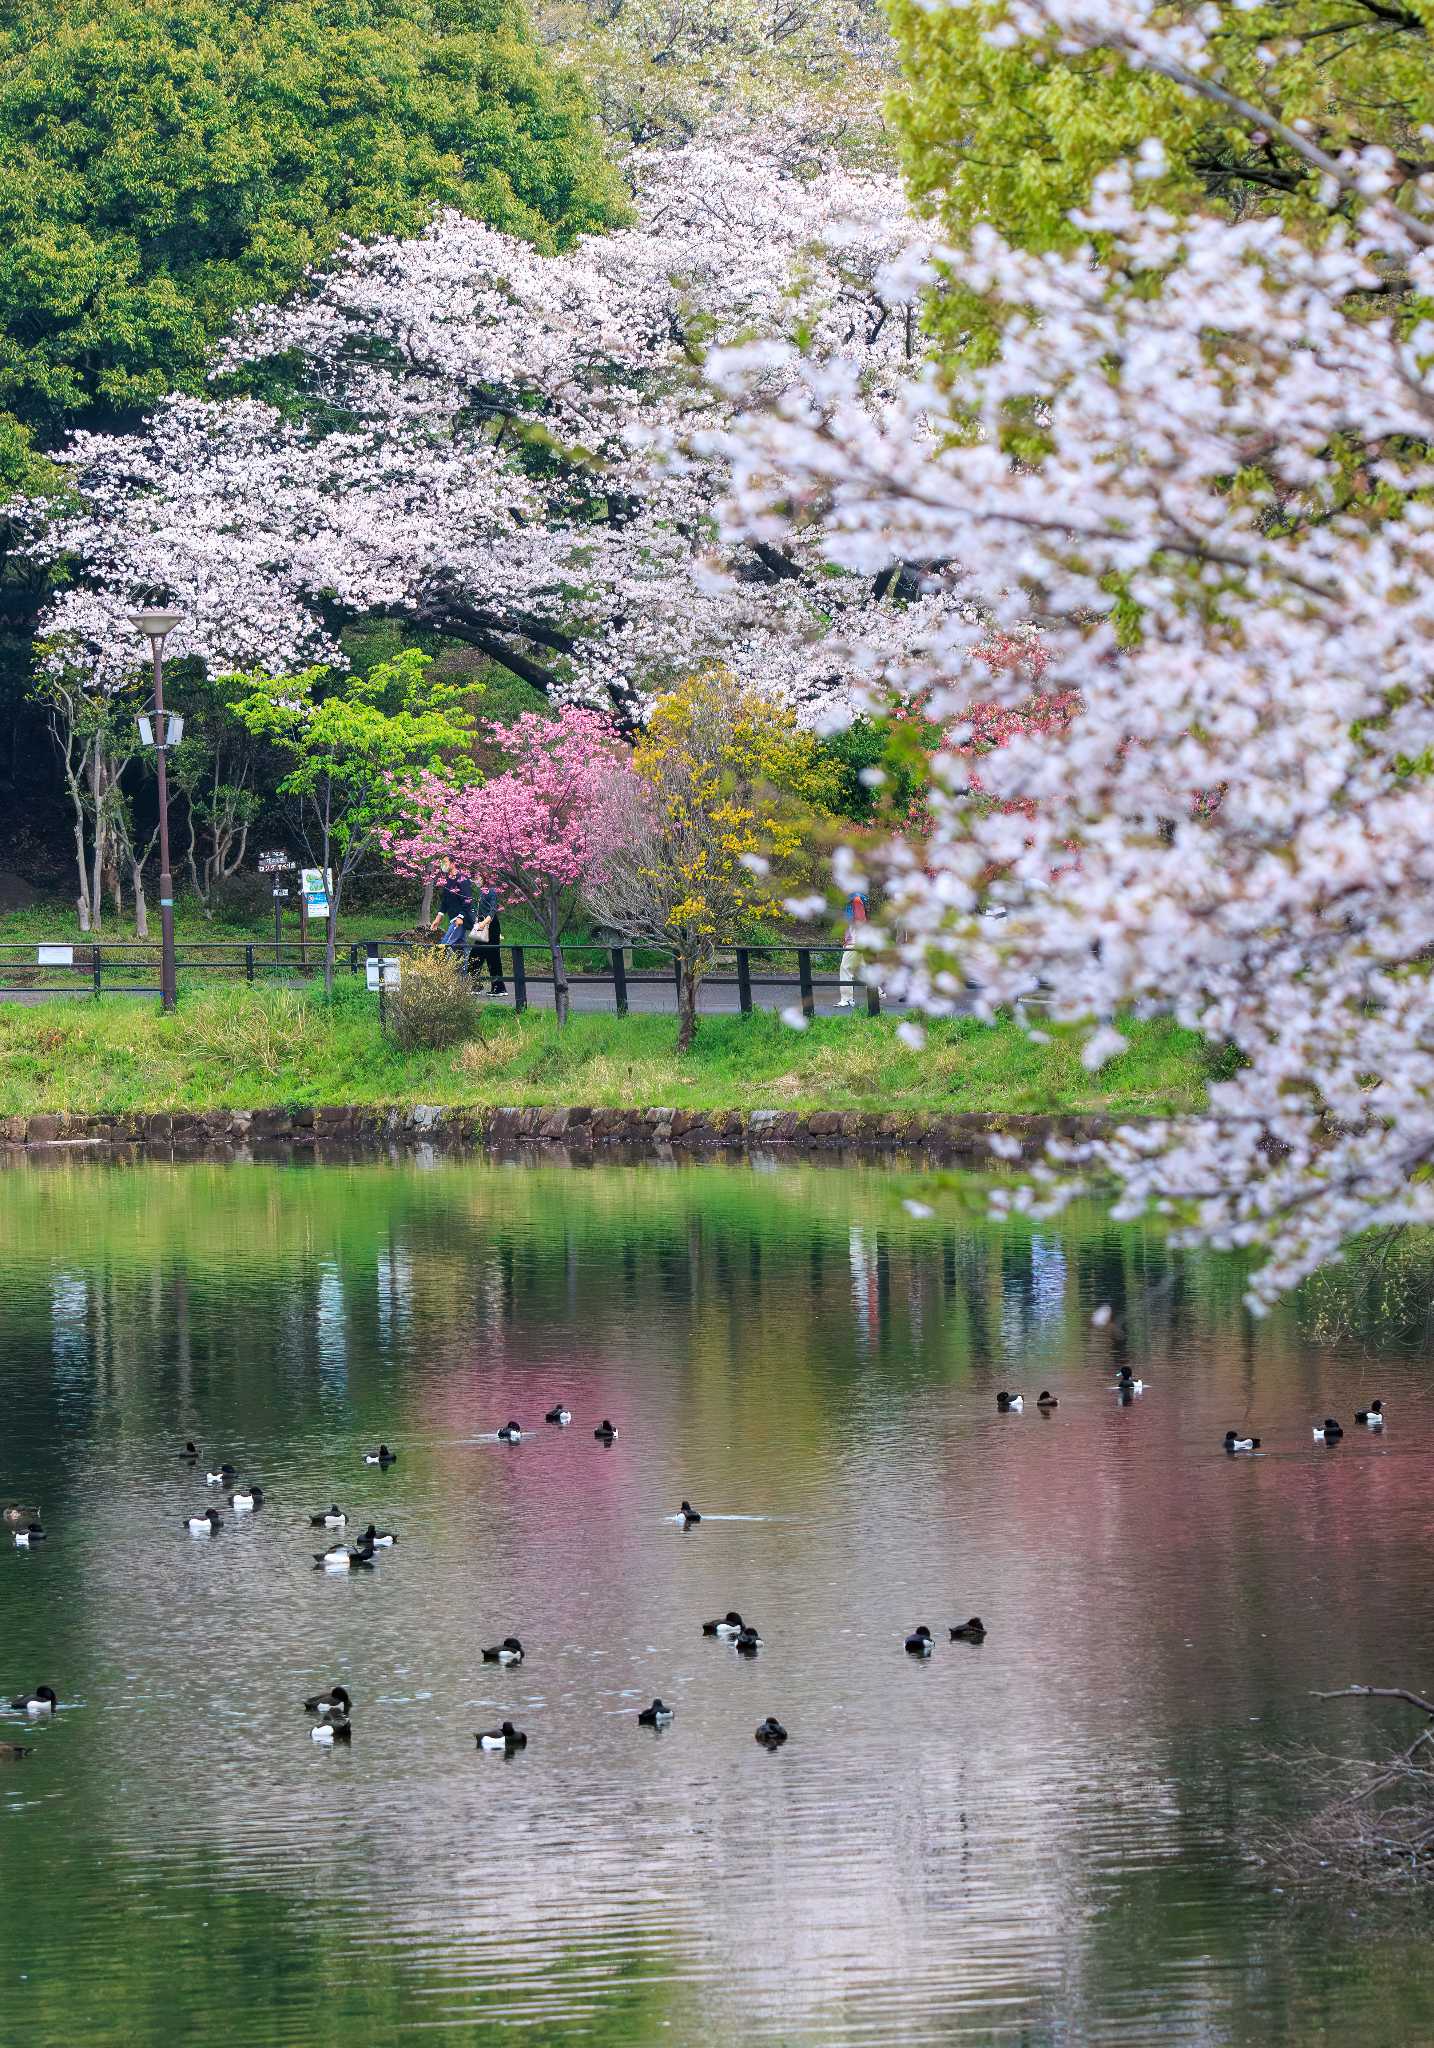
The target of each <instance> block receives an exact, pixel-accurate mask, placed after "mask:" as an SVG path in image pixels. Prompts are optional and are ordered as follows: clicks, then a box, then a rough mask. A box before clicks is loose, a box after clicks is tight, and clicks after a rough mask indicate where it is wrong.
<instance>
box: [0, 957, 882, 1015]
mask: <svg viewBox="0 0 1434 2048" xmlns="http://www.w3.org/2000/svg"><path fill="white" fill-rule="evenodd" d="M346 972H347V968H346V964H345V963H341V965H340V978H341V979H342V978H344V976H345V975H346ZM719 973H720V975H721V978H720V979H718V980H712V981H704V982H703V983H702V986H701V988H700V989H699V991H698V1000H697V1009H698V1015H699V1016H703V1017H731V1016H736V1015H737V1014H738V1013H739V1011H740V1009H741V1003H740V1001H739V999H738V994H737V984H736V980H735V978H731V977H730V976H729V973H728V971H727V970H719ZM56 978H57V979H58V977H56ZM224 978H225V980H226V981H237V982H242V980H243V976H242V975H235V976H227V975H226V976H225V977H224ZM816 981H817V986H816V991H815V1001H816V1014H817V1015H818V1016H819V1017H834V1016H837V1015H846V1016H853V1017H858V1018H860V1017H865V1015H866V990H865V989H864V988H863V987H862V986H861V985H860V984H858V985H857V989H856V1006H855V1009H854V1010H851V1011H842V1012H839V1011H838V1009H837V994H838V991H837V988H836V984H835V980H834V979H833V981H832V984H831V986H829V987H823V986H822V977H821V976H817V977H816ZM283 982H284V985H285V986H287V987H295V986H300V985H302V984H301V983H299V982H298V981H297V980H296V978H295V977H292V976H288V975H286V976H284V977H283ZM186 985H189V986H191V987H192V986H193V983H192V980H191V971H189V970H186V969H184V968H182V967H181V969H180V972H179V992H180V996H181V997H183V995H184V991H185V987H186ZM212 985H213V984H212V983H211V986H212ZM256 986H260V987H273V986H274V980H273V978H272V977H266V976H265V975H264V974H263V973H262V967H261V972H260V974H259V977H258V979H257V982H256ZM570 991H571V1001H572V1008H573V1010H574V1011H575V1012H577V1011H582V1012H584V1013H589V1012H591V1013H594V1014H603V1013H606V1014H607V1015H609V1016H611V1015H612V1014H613V1013H614V1012H615V1010H616V1008H617V1003H616V999H615V997H614V994H613V986H612V982H611V981H610V980H602V981H600V980H597V979H596V978H594V979H591V980H589V979H587V978H586V977H583V976H575V977H573V978H572V980H571V982H570ZM59 992H60V993H61V994H64V995H70V996H73V997H74V998H76V999H80V1000H84V1001H92V1000H93V996H94V991H93V988H92V986H91V983H90V980H89V976H88V973H86V974H85V975H83V976H81V975H79V974H76V976H75V984H74V987H73V988H70V989H63V990H61V991H59ZM158 994H159V991H158V989H155V991H154V992H153V995H152V996H145V995H138V996H135V995H130V996H123V995H116V994H115V993H113V992H111V991H110V990H108V989H107V990H106V992H105V996H104V1000H105V1001H106V1002H115V1001H119V1002H124V1001H126V1000H128V1001H132V1002H134V1001H138V1002H145V1001H153V1000H157V998H158ZM52 999H53V991H51V992H45V993H38V992H36V991H35V990H33V989H0V1002H5V1003H22V1004H23V1003H45V1002H50V1001H51V1000H52ZM484 1000H485V1002H486V1003H487V1004H488V1005H489V1006H490V1007H494V1008H496V1007H498V1006H499V1005H500V1004H501V1005H502V1006H504V1007H506V1008H509V1009H511V1008H512V1004H513V983H512V979H511V977H510V978H509V980H508V988H507V994H506V995H504V996H490V997H487V998H485V999H484ZM800 1002H801V991H800V989H799V987H798V986H797V983H796V982H795V981H783V982H764V981H762V980H761V979H760V978H759V977H758V976H757V975H755V974H754V975H753V977H752V1005H753V1008H754V1009H758V1010H785V1009H788V1008H792V1007H795V1006H796V1005H798V1004H799V1003H800ZM528 1005H529V1008H531V1009H535V1010H551V1009H552V1007H553V985H552V983H551V981H547V980H543V979H540V978H539V977H538V976H536V975H535V974H534V973H533V971H532V968H531V967H530V968H529V971H528ZM627 1006H628V1009H629V1011H631V1012H632V1013H633V1014H634V1015H637V1016H648V1017H675V1016H676V1014H677V989H676V986H675V984H674V983H673V981H672V979H671V978H670V977H669V976H667V975H654V976H652V977H651V978H648V977H647V976H638V975H633V974H629V975H628V978H627ZM906 1007H907V1006H906V1005H905V1004H904V1003H885V1002H883V1004H882V1010H883V1013H885V1012H886V1011H888V1010H889V1011H891V1012H892V1013H893V1014H904V1013H905V1010H906Z"/></svg>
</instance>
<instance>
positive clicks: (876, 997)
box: [866, 981, 881, 1017]
mask: <svg viewBox="0 0 1434 2048" xmlns="http://www.w3.org/2000/svg"><path fill="white" fill-rule="evenodd" d="M866 1014H867V1016H868V1017H879V1016H880V1015H881V990H880V989H879V988H878V987H877V985H876V983H875V982H874V981H869V982H868V983H867V985H866Z"/></svg>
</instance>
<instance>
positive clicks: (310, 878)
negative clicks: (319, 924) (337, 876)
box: [299, 868, 333, 918]
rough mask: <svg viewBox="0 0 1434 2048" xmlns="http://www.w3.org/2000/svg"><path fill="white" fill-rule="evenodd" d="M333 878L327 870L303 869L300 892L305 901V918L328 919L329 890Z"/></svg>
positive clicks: (300, 876)
mask: <svg viewBox="0 0 1434 2048" xmlns="http://www.w3.org/2000/svg"><path fill="white" fill-rule="evenodd" d="M332 886H333V876H332V874H331V873H330V871H329V870H328V869H327V868H302V869H301V870H300V872H299V890H300V893H301V895H302V896H303V899H304V915H305V917H310V918H313V917H327V916H328V914H329V890H330V888H331V887H332Z"/></svg>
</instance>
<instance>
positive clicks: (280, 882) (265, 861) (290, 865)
mask: <svg viewBox="0 0 1434 2048" xmlns="http://www.w3.org/2000/svg"><path fill="white" fill-rule="evenodd" d="M295 865H296V863H295V862H294V861H293V860H292V859H291V858H290V856H289V855H288V854H287V853H285V852H284V850H283V848H282V847H280V848H279V849H278V850H277V851H276V852H272V853H261V854H260V856H259V872H260V874H261V875H272V876H273V877H274V969H275V972H276V973H277V972H278V970H279V968H280V966H281V964H282V961H281V953H282V950H283V944H284V905H285V903H286V902H287V901H288V896H289V892H288V890H287V889H286V888H285V887H284V877H285V875H291V874H292V873H293V872H294V868H295Z"/></svg>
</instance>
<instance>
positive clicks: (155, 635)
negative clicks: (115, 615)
mask: <svg viewBox="0 0 1434 2048" xmlns="http://www.w3.org/2000/svg"><path fill="white" fill-rule="evenodd" d="M127 616H128V618H129V622H130V624H131V625H132V626H133V627H134V629H135V631H136V633H143V635H144V637H145V639H146V640H165V639H167V638H168V637H169V635H170V634H171V633H172V632H173V631H174V629H175V627H176V626H179V625H182V624H183V623H184V614H183V612H165V611H159V610H155V611H139V612H130V613H129V614H128V615H127Z"/></svg>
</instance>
